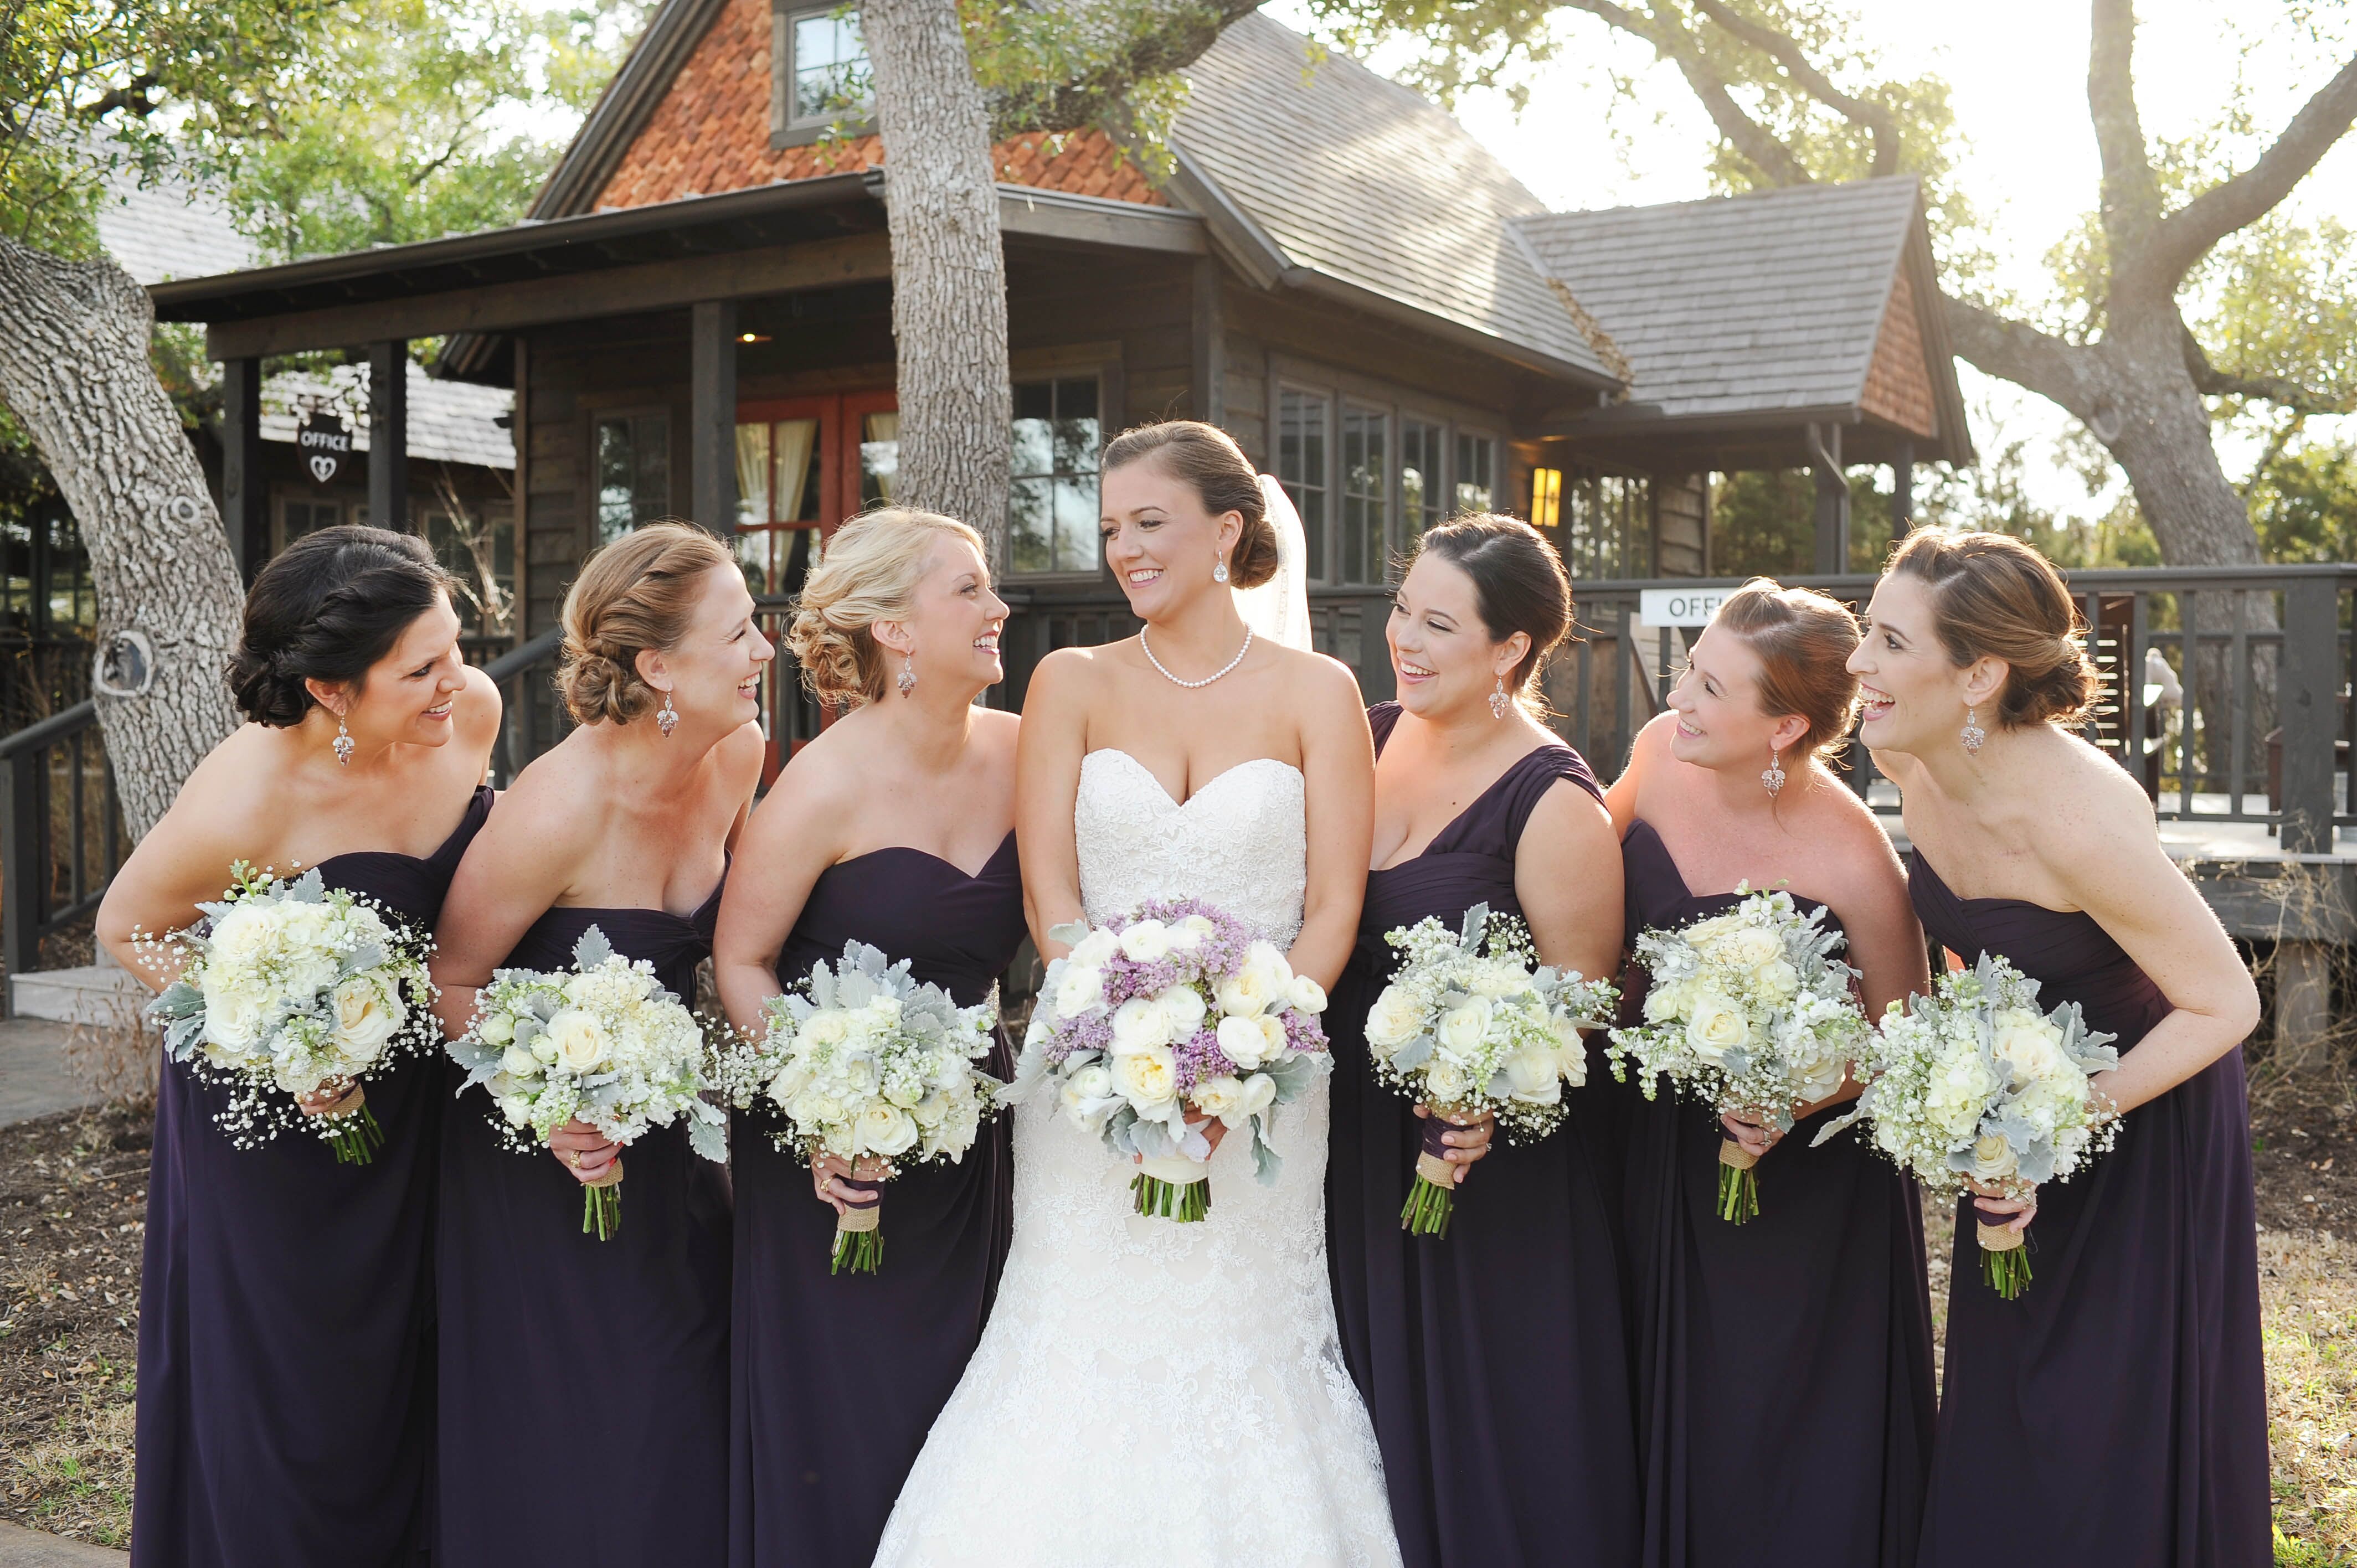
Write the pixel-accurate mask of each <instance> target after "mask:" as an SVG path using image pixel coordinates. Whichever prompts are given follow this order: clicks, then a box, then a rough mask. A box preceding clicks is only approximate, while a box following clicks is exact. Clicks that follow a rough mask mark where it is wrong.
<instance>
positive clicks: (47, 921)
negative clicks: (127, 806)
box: [0, 702, 130, 974]
mask: <svg viewBox="0 0 2357 1568" xmlns="http://www.w3.org/2000/svg"><path fill="white" fill-rule="evenodd" d="M129 850H130V843H129V841H128V839H127V838H126V837H125V835H124V832H123V808H122V806H121V804H120V803H119V802H118V801H117V800H116V799H115V795H114V774H113V769H112V768H110V767H109V766H108V764H107V757H106V742H105V739H104V737H103V736H102V735H101V734H100V733H99V728H98V708H97V705H96V704H95V703H90V702H81V703H75V704H74V705H73V706H72V707H70V708H68V709H67V710H66V711H65V712H63V713H61V714H55V715H53V716H51V717H49V718H46V719H43V720H42V721H41V722H40V723H38V724H36V725H28V726H27V727H26V728H24V729H20V730H18V731H17V732H16V734H14V735H12V736H7V737H5V739H0V962H5V964H6V966H7V972H8V973H10V974H28V973H30V972H33V971H34V970H36V969H38V968H39V967H40V959H41V941H42V939H43V938H46V937H50V936H54V935H56V934H57V933H58V932H59V931H60V930H62V929H65V928H66V927H67V926H69V925H70V924H72V923H73V922H74V921H76V920H79V919H81V918H82V917H84V916H86V915H88V914H90V913H91V912H92V911H93V910H95V909H96V908H98V901H99V900H100V899H101V898H102V897H105V896H106V885H107V884H108V883H109V882H110V881H112V880H113V876H114V873H115V870H116V868H117V867H119V866H121V865H122V864H123V857H124V854H127V853H128V852H129Z"/></svg>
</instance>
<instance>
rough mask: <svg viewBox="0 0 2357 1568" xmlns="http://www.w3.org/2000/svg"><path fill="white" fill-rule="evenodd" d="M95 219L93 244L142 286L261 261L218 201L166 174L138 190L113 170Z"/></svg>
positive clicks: (128, 176) (132, 179)
mask: <svg viewBox="0 0 2357 1568" xmlns="http://www.w3.org/2000/svg"><path fill="white" fill-rule="evenodd" d="M96 218H97V221H98V242H99V243H100V244H102V245H104V246H105V247H106V250H107V253H108V254H109V255H111V256H113V258H114V260H115V263H116V264H117V265H119V266H120V267H122V269H123V270H124V272H126V273H129V274H131V275H132V277H133V278H134V279H135V280H136V281H137V282H138V283H139V284H140V285H143V286H145V285H151V284H158V283H162V282H164V281H165V280H166V279H167V278H202V277H212V276H215V275H217V274H221V273H233V272H238V271H240V270H242V269H243V268H246V267H250V266H253V264H254V263H256V262H257V261H259V260H260V259H261V252H260V251H259V250H258V249H257V248H256V247H255V245H254V243H253V241H251V240H249V239H247V238H246V237H245V236H244V235H242V234H241V233H239V232H238V231H237V230H236V228H235V227H234V226H232V225H231V222H230V218H229V209H228V208H227V207H225V206H224V205H222V203H221V199H220V198H219V197H216V196H214V195H213V194H212V193H210V191H205V190H199V189H198V188H196V187H194V186H192V185H189V184H188V183H187V182H186V181H184V180H181V179H178V178H176V177H172V176H170V175H165V176H162V177H159V178H158V179H157V180H156V182H155V183H154V184H153V185H149V186H145V187H142V186H141V185H140V183H139V180H138V177H137V176H136V175H135V173H133V172H132V171H130V170H127V169H124V170H117V171H116V172H114V173H113V174H112V175H110V176H109V177H108V178H107V182H106V195H105V197H104V199H102V201H101V202H100V204H99V208H98V211H97V213H96Z"/></svg>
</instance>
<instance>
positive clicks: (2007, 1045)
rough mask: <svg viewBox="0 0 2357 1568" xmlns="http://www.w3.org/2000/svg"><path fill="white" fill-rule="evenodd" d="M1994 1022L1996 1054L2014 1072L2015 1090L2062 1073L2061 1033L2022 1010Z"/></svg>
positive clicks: (1997, 1017) (2035, 1015) (2012, 1011)
mask: <svg viewBox="0 0 2357 1568" xmlns="http://www.w3.org/2000/svg"><path fill="white" fill-rule="evenodd" d="M1994 1022H1995V1024H1996V1031H1995V1033H1996V1041H1995V1044H1996V1054H1997V1055H1998V1056H2001V1057H2003V1058H2005V1059H2006V1062H2007V1066H2009V1067H2010V1068H2011V1069H2012V1077H2013V1087H2015V1088H2017V1089H2018V1088H2021V1087H2023V1086H2024V1085H2027V1084H2030V1083H2035V1082H2038V1081H2040V1080H2041V1079H2050V1078H2052V1077H2054V1076H2055V1075H2056V1074H2057V1073H2059V1072H2061V1070H2062V1031H2061V1030H2060V1029H2058V1028H2056V1027H2055V1026H2053V1025H2051V1024H2050V1023H2048V1022H2047V1021H2046V1020H2045V1019H2044V1018H2042V1017H2040V1016H2039V1015H2037V1014H2035V1013H2031V1012H2027V1011H2024V1010H2022V1009H2019V1008H2007V1010H2006V1011H2005V1012H2002V1013H2000V1014H1998V1015H1996V1019H1995V1020H1994Z"/></svg>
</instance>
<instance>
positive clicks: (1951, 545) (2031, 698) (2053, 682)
mask: <svg viewBox="0 0 2357 1568" xmlns="http://www.w3.org/2000/svg"><path fill="white" fill-rule="evenodd" d="M1889 570H1890V571H1891V572H1894V573H1900V572H1903V573H1905V574H1906V575H1909V576H1910V577H1913V578H1915V579H1917V580H1918V581H1920V582H1921V583H1922V584H1923V585H1924V586H1925V587H1926V588H1927V589H1929V590H1930V594H1931V599H1932V625H1933V628H1935V629H1936V630H1937V631H1938V633H1939V636H1940V641H1941V643H1942V644H1943V646H1944V647H1945V648H1946V649H1947V650H1948V657H1949V659H1950V660H1953V662H1954V664H1955V666H1956V668H1958V669H1959V670H1961V669H1963V668H1964V666H1965V665H1967V664H1970V663H1971V662H1972V661H1973V660H1975V659H1979V658H1982V657H1984V656H1986V657H1987V658H1990V659H2001V660H2004V661H2005V663H2006V667H2007V674H2006V678H2005V688H2004V690H2003V691H2001V692H1999V693H1997V700H1996V716H1997V723H1998V724H2000V725H2004V726H2005V727H2006V728H2007V729H2017V728H2019V727H2021V726H2023V725H2035V724H2049V723H2052V724H2065V725H2067V724H2072V723H2073V722H2075V721H2077V720H2078V719H2080V718H2082V717H2083V716H2084V715H2085V714H2086V713H2087V711H2088V710H2089V709H2090V708H2092V707H2093V706H2094V703H2095V693H2096V692H2097V691H2098V690H2099V689H2100V683H2099V677H2098V676H2097V675H2096V673H2095V666H2094V662H2093V660H2090V659H2089V658H2088V657H2087V649H2086V643H2085V637H2086V630H2087V623H2086V621H2085V620H2084V619H2083V618H2081V616H2080V614H2079V607H2078V605H2077V604H2076V603H2075V602H2073V600H2072V597H2071V590H2070V589H2069V588H2067V587H2065V586H2063V585H2062V575H2061V573H2059V572H2057V571H2055V569H2054V564H2053V563H2052V562H2050V561H2049V560H2047V559H2046V557H2045V556H2043V555H2040V553H2038V552H2037V551H2035V550H2033V549H2031V548H2030V547H2029V545H2027V544H2025V543H2023V542H2021V541H2020V540H2018V539H2016V538H2014V537H2013V536H2012V535H2011V534H2008V533H1966V532H1945V531H1943V530H1939V529H1926V530H1924V531H1922V532H1919V533H1910V534H1909V535H1908V536H1907V537H1906V539H1904V540H1902V541H1901V542H1900V544H1899V547H1898V548H1897V549H1896V550H1894V551H1892V552H1891V554H1890V565H1889Z"/></svg>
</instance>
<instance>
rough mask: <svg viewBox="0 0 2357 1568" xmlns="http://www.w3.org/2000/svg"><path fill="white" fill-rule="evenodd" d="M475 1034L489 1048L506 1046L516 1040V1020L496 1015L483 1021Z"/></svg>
mask: <svg viewBox="0 0 2357 1568" xmlns="http://www.w3.org/2000/svg"><path fill="white" fill-rule="evenodd" d="M475 1033H476V1034H477V1035H478V1036H480V1037H481V1039H482V1042H483V1044H485V1045H487V1046H504V1045H506V1044H507V1043H508V1042H509V1041H511V1040H512V1039H514V1038H515V1020H514V1019H513V1018H511V1017H509V1016H508V1015H506V1014H504V1013H494V1014H492V1015H490V1017H488V1018H486V1019H484V1020H483V1022H482V1024H481V1026H479V1027H478V1028H477V1029H476V1030H475Z"/></svg>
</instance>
